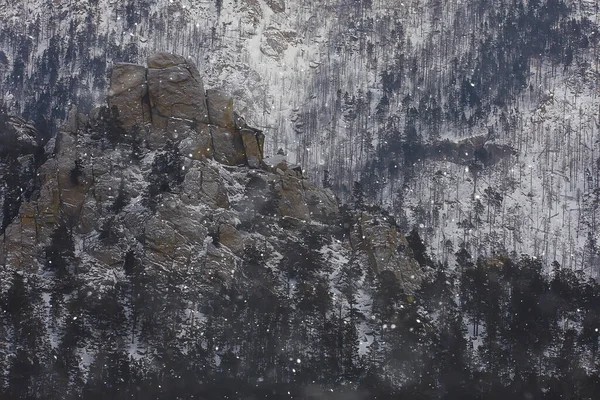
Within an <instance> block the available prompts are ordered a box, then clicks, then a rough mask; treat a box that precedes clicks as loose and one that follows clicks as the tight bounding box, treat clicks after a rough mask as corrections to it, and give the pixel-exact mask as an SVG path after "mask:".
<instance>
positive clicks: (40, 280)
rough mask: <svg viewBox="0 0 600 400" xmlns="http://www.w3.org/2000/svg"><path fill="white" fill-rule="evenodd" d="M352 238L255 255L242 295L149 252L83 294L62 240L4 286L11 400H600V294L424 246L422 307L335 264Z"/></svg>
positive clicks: (10, 274) (512, 264)
mask: <svg viewBox="0 0 600 400" xmlns="http://www.w3.org/2000/svg"><path fill="white" fill-rule="evenodd" d="M359 189H360V188H356V190H357V191H358V190H359ZM358 201H359V200H358ZM363 209H364V206H363ZM353 212H354V211H352V210H346V213H353ZM361 212H364V211H361ZM337 222H340V221H337ZM340 225H342V226H343V224H339V223H335V224H332V225H324V226H323V227H321V228H319V229H320V230H314V229H307V230H304V231H302V232H301V233H300V236H299V237H298V238H288V240H286V241H285V243H284V245H283V247H281V248H280V249H279V250H280V252H281V259H280V261H279V263H278V264H273V263H268V262H267V261H268V258H267V256H266V255H265V253H266V251H267V249H266V248H265V249H247V251H246V254H245V256H244V258H243V264H242V265H241V266H239V267H238V268H235V270H234V273H233V275H232V276H231V279H225V280H223V278H219V277H216V276H213V277H210V278H207V276H206V275H205V273H206V271H202V268H201V269H200V270H198V269H194V268H190V269H188V270H181V269H178V270H173V269H169V268H168V267H164V268H166V269H167V270H164V268H161V269H157V268H155V267H154V266H152V265H151V264H148V263H146V262H145V261H144V257H143V252H141V251H140V249H136V248H132V249H130V250H128V251H127V252H125V253H124V254H123V264H122V268H121V270H119V271H115V274H116V275H115V276H119V277H120V278H119V279H118V280H116V281H114V282H103V283H102V284H101V285H98V284H95V283H93V282H89V281H86V280H84V279H82V276H83V274H82V273H81V271H78V269H77V261H76V259H75V258H74V247H73V243H72V242H70V241H69V240H67V239H68V238H69V237H71V235H72V233H70V232H69V231H68V229H67V228H60V227H59V228H57V231H56V232H55V234H54V235H53V240H52V243H51V245H50V246H49V247H48V249H47V250H46V258H47V262H46V269H45V272H44V274H43V275H39V274H37V273H27V272H22V271H10V270H9V271H5V272H3V275H4V276H5V278H6V282H7V284H6V285H5V286H3V287H2V291H1V292H0V333H1V334H2V337H3V338H4V339H3V341H2V342H1V343H0V367H1V369H2V370H4V371H7V373H6V374H4V375H1V376H0V397H2V398H7V399H48V400H50V399H71V398H78V397H79V396H83V397H85V398H92V399H93V398H98V399H100V398H106V397H107V396H110V397H112V398H116V399H121V398H122V399H125V398H127V399H130V398H139V399H142V398H157V399H159V398H164V399H172V398H215V397H219V398H232V399H235V398H246V397H247V396H248V395H249V394H253V395H255V396H256V395H260V396H261V397H265V398H281V396H289V397H290V398H310V397H309V396H310V395H311V393H312V394H313V395H314V393H315V391H321V392H322V395H323V396H326V393H327V392H329V391H330V390H331V391H332V392H333V394H332V396H333V395H339V393H340V392H345V391H352V392H355V393H359V394H361V395H364V396H366V397H365V398H392V396H399V397H402V396H416V398H422V399H504V398H507V397H509V396H525V397H524V398H536V399H564V398H569V399H591V398H593V397H594V394H595V393H597V392H598V391H599V390H600V379H598V371H599V369H600V354H599V352H598V350H599V345H600V341H599V339H600V334H599V332H598V330H599V329H600V311H599V310H600V285H598V284H597V283H596V282H595V281H594V280H591V279H586V278H585V277H583V276H578V275H577V274H575V273H573V272H572V271H570V270H567V269H564V268H561V267H560V266H559V265H557V264H555V265H554V266H553V268H554V269H553V271H552V273H551V274H545V273H544V272H543V268H542V265H541V263H540V261H539V260H536V259H533V258H529V257H525V256H524V257H522V258H521V259H520V260H510V259H491V260H487V261H485V260H480V261H479V262H477V263H474V262H473V261H472V259H471V257H470V255H469V254H468V252H467V251H466V250H464V249H460V250H459V251H458V252H457V254H456V256H457V260H458V261H457V266H456V268H454V269H452V270H449V269H447V268H446V267H445V266H443V265H437V266H436V265H434V263H433V261H432V260H431V259H430V258H429V257H428V256H427V252H426V248H425V246H424V245H423V243H422V241H421V239H420V238H419V235H418V233H417V232H416V231H413V232H412V233H411V234H410V235H409V236H408V237H407V239H408V245H409V249H410V250H409V249H402V250H401V251H409V252H410V254H413V255H414V256H415V257H416V260H417V261H418V262H419V264H420V265H421V267H422V268H423V270H424V271H427V276H428V278H427V279H426V280H425V283H424V284H423V286H422V287H421V288H420V289H419V290H418V291H417V292H415V293H406V292H404V291H403V289H402V287H403V286H402V285H401V282H399V281H398V279H397V277H396V276H395V275H394V274H393V273H383V274H381V275H377V274H375V273H374V272H373V271H371V270H370V269H369V268H368V267H366V266H364V265H361V263H360V262H359V261H358V260H359V259H358V258H356V259H350V260H349V261H348V262H347V263H345V265H343V266H342V267H340V266H339V265H337V266H336V264H335V262H333V260H332V258H330V256H329V255H328V254H327V252H325V253H324V252H321V251H320V249H322V248H324V246H327V245H331V240H332V239H331V237H332V236H333V237H336V236H337V237H338V238H341V237H343V236H344V235H345V234H347V233H348V231H347V229H349V228H343V227H342V228H340V227H339V226H340ZM333 240H335V239H333ZM325 248H326V247H325ZM49 277H51V281H52V282H53V283H51V284H49V283H48V279H49ZM321 392H320V393H321ZM329 393H331V392H329ZM528 396H530V397H528ZM324 398H327V397H324ZM519 398H521V397H519Z"/></svg>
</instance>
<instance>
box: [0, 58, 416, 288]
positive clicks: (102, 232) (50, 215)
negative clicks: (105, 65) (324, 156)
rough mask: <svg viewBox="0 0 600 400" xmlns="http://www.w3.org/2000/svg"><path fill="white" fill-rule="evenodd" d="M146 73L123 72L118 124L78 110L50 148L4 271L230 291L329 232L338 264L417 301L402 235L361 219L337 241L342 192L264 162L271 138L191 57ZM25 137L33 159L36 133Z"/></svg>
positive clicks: (10, 238) (9, 239)
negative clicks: (383, 279)
mask: <svg viewBox="0 0 600 400" xmlns="http://www.w3.org/2000/svg"><path fill="white" fill-rule="evenodd" d="M148 66H149V69H148V70H147V72H145V71H146V69H145V68H144V67H140V66H135V65H131V64H127V65H122V66H116V67H115V71H113V81H112V82H111V92H110V95H109V104H111V106H114V107H116V108H117V109H118V111H119V112H118V113H117V114H113V113H110V114H106V113H98V115H97V116H93V115H92V116H91V117H90V118H87V117H85V116H83V115H81V114H79V113H78V112H77V109H76V108H73V109H72V110H71V112H70V113H69V118H68V119H67V121H66V123H65V124H64V125H63V127H62V128H61V129H60V130H59V133H58V135H57V136H56V138H55V139H54V140H53V141H52V142H50V143H49V144H48V145H46V157H47V160H46V161H45V162H44V163H42V165H41V166H40V167H39V168H38V169H37V171H36V173H37V176H38V179H39V184H38V188H37V190H36V193H37V196H32V197H31V198H29V199H27V201H24V202H23V203H22V204H21V206H20V208H19V209H18V213H17V215H16V217H14V218H13V219H12V222H11V223H8V224H7V226H6V229H5V232H4V235H3V236H2V237H0V263H1V264H3V265H7V266H10V267H12V268H17V269H22V270H29V271H38V270H39V269H40V268H47V269H51V268H53V266H52V265H49V264H48V263H49V262H50V261H52V260H55V261H56V260H58V261H60V262H63V264H65V265H66V264H69V263H70V264H72V265H77V271H79V272H78V273H81V274H87V275H86V278H85V279H86V281H89V282H92V281H97V280H98V279H99V278H98V277H99V276H101V277H102V276H104V277H105V278H106V279H113V277H114V273H111V274H109V275H110V276H109V277H106V276H107V274H108V272H109V271H115V270H117V269H118V268H121V267H122V266H123V265H124V264H125V263H126V262H131V259H132V257H133V258H134V259H135V260H137V262H139V263H141V264H142V265H144V268H145V270H146V271H147V273H149V274H157V275H161V274H165V271H184V270H185V271H198V273H199V276H202V279H203V282H210V284H211V285H213V284H219V285H225V286H227V285H229V284H230V283H231V281H232V279H233V278H232V277H233V276H234V275H235V271H236V269H238V268H239V267H240V266H241V265H243V264H244V262H245V259H246V254H247V252H248V251H255V250H256V249H257V248H259V247H260V248H261V249H266V250H268V253H269V254H267V253H264V252H263V255H262V256H261V257H263V256H264V257H265V262H268V263H270V264H272V265H275V264H277V263H278V262H279V261H280V257H281V254H283V253H284V252H285V251H286V249H289V248H290V247H294V246H296V245H297V243H296V241H298V240H299V238H300V239H301V238H303V237H306V235H307V232H308V233H309V236H310V235H319V234H322V235H324V238H325V239H324V243H329V244H327V245H326V248H329V249H334V248H335V249H337V250H336V251H339V252H342V253H343V254H345V255H344V256H342V257H341V258H339V259H340V260H350V259H361V260H363V265H364V266H365V267H368V268H371V269H372V270H373V271H374V272H375V273H377V274H380V273H385V272H386V271H387V272H391V273H393V274H394V275H395V276H396V277H397V278H398V279H399V281H400V282H402V283H403V287H404V289H405V290H406V292H407V293H411V292H412V291H414V290H415V289H416V288H417V287H418V285H419V283H420V273H419V271H418V270H417V264H416V262H415V261H414V259H413V258H412V256H411V255H410V254H409V253H408V252H402V251H399V250H398V249H400V248H406V247H407V246H406V243H405V242H406V240H405V238H404V236H403V235H402V234H401V232H399V231H398V230H397V228H396V227H395V226H393V225H391V224H388V223H379V222H376V221H375V218H374V217H372V216H369V215H368V214H364V213H361V214H360V215H358V216H354V217H353V218H354V223H353V224H351V225H352V227H353V228H352V229H349V230H348V231H347V232H344V233H341V234H340V230H344V229H347V228H345V227H344V224H343V223H340V221H341V218H342V215H341V213H340V210H339V208H338V203H337V199H336V197H335V195H334V194H333V192H332V191H331V190H330V189H324V188H320V187H318V186H316V185H314V184H313V183H311V182H310V181H309V180H308V179H306V177H305V176H303V172H302V169H301V168H300V166H297V165H290V164H288V162H287V160H286V159H285V156H282V155H279V156H275V157H271V158H266V159H264V160H263V147H262V143H263V139H264V136H263V135H262V132H260V131H259V130H256V129H253V128H252V127H249V126H248V125H247V124H246V123H245V121H244V120H243V118H241V117H239V115H237V114H236V113H235V112H234V111H233V101H232V99H231V98H230V97H229V96H227V95H225V94H224V93H222V92H219V91H216V90H208V91H207V92H206V94H205V92H204V90H203V89H202V82H201V80H200V77H199V76H198V74H197V71H196V70H195V67H193V66H191V65H190V64H188V63H187V62H186V60H184V59H183V58H181V57H177V56H172V55H169V54H164V53H161V54H158V55H155V56H152V57H150V58H149V59H148ZM145 74H146V75H147V76H148V77H149V78H148V79H147V80H144V79H143V76H145ZM171 78H173V79H171ZM182 84H183V85H184V86H186V87H185V88H184V87H181V86H180V85H182ZM146 87H147V91H146ZM107 115H109V117H107ZM105 118H116V121H117V125H118V123H120V124H121V128H123V129H118V130H117V132H123V131H124V132H126V135H129V136H128V137H123V138H122V139H123V140H119V137H117V138H115V137H114V135H112V134H109V133H107V132H106V130H107V129H108V128H107V126H111V124H113V123H115V121H113V120H111V121H108V122H107V121H105V120H104V119H105ZM98 120H102V121H103V122H99V121H98ZM107 124H108V125H107ZM140 124H143V125H142V126H141V125H140ZM165 124H166V125H165ZM21 125H23V126H27V124H21ZM135 126H138V127H142V128H143V129H145V133H146V134H147V136H146V140H145V142H143V143H137V142H135V141H132V137H133V136H135V134H134V133H133V132H132V130H133V129H134V127H135ZM175 127H176V129H175ZM25 131H27V130H26V129H25ZM111 135H112V136H111ZM124 135H125V134H124ZM21 136H23V137H22V138H21V139H20V140H21V142H23V143H24V144H23V146H22V147H23V148H28V147H27V146H29V144H28V143H29V139H28V138H30V137H34V136H35V130H34V132H33V133H32V132H29V134H27V135H21ZM136 143H137V144H136ZM144 143H145V146H144ZM161 143H165V144H164V145H162V144H161ZM136 146H138V147H139V148H136ZM333 235H338V237H343V238H344V239H343V243H342V242H339V241H337V242H334V241H331V237H332V236H333ZM261 251H262V250H261ZM311 251H316V252H319V251H321V250H320V249H319V248H314V249H313V248H311ZM126 255H127V256H126ZM65 257H66V258H65ZM127 257H129V258H127ZM49 260H50V261H49ZM61 260H62V261H61ZM65 260H66V261H65ZM126 260H129V261H126ZM269 260H270V261H269ZM340 268H343V267H341V266H340Z"/></svg>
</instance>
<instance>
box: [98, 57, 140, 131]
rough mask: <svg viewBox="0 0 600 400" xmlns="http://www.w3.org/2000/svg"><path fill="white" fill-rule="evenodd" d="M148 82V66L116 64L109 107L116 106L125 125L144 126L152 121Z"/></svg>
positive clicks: (131, 126)
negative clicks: (148, 98)
mask: <svg viewBox="0 0 600 400" xmlns="http://www.w3.org/2000/svg"><path fill="white" fill-rule="evenodd" d="M147 96H148V84H147V82H146V68H144V67H143V66H141V65H136V64H115V65H114V66H113V70H112V74H111V77H110V88H109V91H108V105H109V107H111V108H112V107H116V108H117V109H118V110H119V113H120V119H121V122H122V123H123V127H125V128H126V129H131V128H133V127H134V126H135V125H138V126H144V125H145V124H146V123H148V122H150V106H149V104H148V101H147Z"/></svg>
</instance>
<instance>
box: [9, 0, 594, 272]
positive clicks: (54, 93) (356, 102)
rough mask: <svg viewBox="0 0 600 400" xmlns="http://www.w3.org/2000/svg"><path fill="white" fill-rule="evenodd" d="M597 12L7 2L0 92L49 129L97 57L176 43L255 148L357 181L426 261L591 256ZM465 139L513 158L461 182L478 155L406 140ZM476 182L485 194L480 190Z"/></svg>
mask: <svg viewBox="0 0 600 400" xmlns="http://www.w3.org/2000/svg"><path fill="white" fill-rule="evenodd" d="M598 15H599V10H598V3H597V2H595V1H591V0H587V1H570V0H569V1H567V0H565V1H559V0H545V1H525V2H520V1H505V0H495V1H492V2H490V1H487V0H486V1H484V0H478V1H471V2H459V1H450V2H442V1H439V0H412V1H399V0H362V1H350V0H337V1H319V2H315V1H309V0H305V1H294V2H291V1H287V2H285V1H283V0H279V1H275V0H223V1H221V0H218V1H203V2H197V1H190V0H173V1H171V0H169V1H158V0H128V1H113V0H87V1H80V2H71V1H50V0H37V1H33V0H29V1H23V2H11V1H6V0H5V1H1V2H0V19H1V22H2V30H1V31H0V44H1V45H2V47H1V48H0V49H1V50H2V53H0V62H1V65H2V67H1V69H2V71H3V73H4V79H3V80H2V82H0V85H1V86H0V91H1V92H2V95H3V97H4V100H5V102H7V103H9V105H11V106H12V107H13V109H16V110H19V111H22V112H23V113H24V114H25V116H26V117H28V118H31V119H33V120H35V121H36V122H37V123H38V128H39V129H40V130H51V127H52V125H53V124H54V122H50V121H55V120H57V119H64V118H65V117H66V111H67V110H66V108H65V106H63V105H64V104H68V103H69V102H76V103H77V104H79V105H80V106H84V108H85V105H86V104H87V105H88V107H90V108H91V107H92V106H93V105H97V104H101V103H103V102H104V97H103V96H104V95H103V93H104V90H105V88H106V78H107V76H108V74H109V72H110V68H111V65H112V63H113V62H115V61H128V62H140V61H141V60H143V59H144V58H145V57H146V56H147V55H148V54H149V53H152V52H154V51H157V50H167V51H172V52H174V53H178V54H183V55H184V56H186V57H190V58H191V59H192V60H193V61H194V62H195V63H196V64H197V65H198V66H199V69H200V71H201V72H202V73H203V75H204V76H207V77H208V79H207V82H206V83H207V86H209V87H222V88H224V89H226V90H227V91H229V92H230V93H232V94H233V95H234V97H235V99H236V108H237V109H238V110H240V112H241V113H242V114H243V115H244V116H245V117H246V119H247V120H248V121H249V122H250V123H251V124H252V125H254V126H257V127H259V128H261V129H263V130H264V131H265V133H266V144H265V148H266V151H267V153H268V154H274V153H275V152H276V151H277V150H278V149H279V148H282V149H283V150H284V151H286V152H287V153H288V157H289V159H290V160H291V161H293V162H298V163H300V164H302V166H303V167H304V168H305V169H306V170H308V171H309V175H311V176H314V177H315V178H316V179H317V180H320V179H323V180H324V181H327V182H328V183H330V184H331V185H332V187H333V188H334V190H335V191H336V193H337V194H338V195H339V196H340V197H341V198H342V199H344V200H347V199H349V197H350V193H351V187H352V184H353V182H354V181H362V182H363V183H364V184H365V185H364V186H365V188H366V189H367V191H368V193H369V195H370V198H371V201H376V202H378V203H383V204H386V206H389V207H390V208H391V209H393V210H394V211H395V212H396V213H397V214H398V215H399V216H400V215H402V214H405V218H404V221H405V227H410V226H413V225H414V226H418V227H422V228H420V229H421V234H422V236H423V237H424V238H426V240H427V241H428V242H429V243H430V244H431V245H432V246H433V248H434V255H435V256H436V258H437V259H439V260H441V261H444V260H447V259H448V260H449V261H450V263H451V264H452V262H453V261H452V260H453V257H452V256H451V254H449V253H453V252H455V251H456V250H457V249H458V248H459V247H461V246H465V247H467V248H468V249H469V251H470V252H472V253H473V254H474V255H475V256H478V255H489V254H492V253H510V252H515V253H517V254H520V253H522V252H526V253H530V254H533V255H536V256H538V257H542V258H544V260H545V261H547V263H548V264H550V263H551V262H552V261H554V260H557V261H558V262H560V263H561V264H565V265H569V266H572V267H574V268H583V269H589V261H590V260H593V259H594V257H595V254H596V253H597V249H596V248H595V244H594V243H595V241H597V240H598V239H599V238H598V237H596V236H594V235H597V234H596V232H595V230H594V225H595V222H594V221H595V219H596V209H597V205H596V204H597V203H598V201H597V200H595V198H596V197H597V196H598V195H597V191H596V190H597V189H596V188H597V187H598V185H599V183H598V169H599V167H598V165H597V164H598V163H597V158H598V154H599V153H600V150H599V149H598V143H597V136H598V127H597V123H598V120H599V119H600V117H599V116H598V110H599V107H598V79H599V78H598V74H599V67H598V65H599V61H598V51H597V46H598V40H599V37H600V33H599V30H598ZM549 99H551V100H549ZM469 137H474V138H478V137H487V138H488V140H487V142H486V143H492V144H496V145H508V146H511V147H513V148H514V149H516V151H517V154H516V155H514V156H512V157H508V158H507V159H505V160H503V161H502V162H500V163H494V164H493V165H492V166H486V168H483V169H482V170H481V171H479V169H477V168H478V167H476V169H477V172H476V173H477V175H478V176H477V178H475V177H474V176H473V173H472V172H469V173H466V174H465V168H466V167H469V165H468V164H469V163H472V162H475V163H477V162H478V161H477V160H462V161H461V162H460V163H458V164H457V163H455V162H444V161H443V160H438V159H435V158H434V159H432V158H431V157H428V158H421V157H419V156H418V154H417V153H418V152H415V151H414V150H415V149H417V148H418V149H420V148H421V147H420V146H425V150H424V151H425V152H427V148H428V146H431V145H433V146H434V147H435V146H437V143H438V142H439V141H440V140H444V139H448V140H450V141H451V142H454V143H459V141H460V140H463V139H465V138H469ZM415 143H416V146H417V147H414V146H413V145H414V144H415ZM429 148H430V147H429ZM466 157H467V158H469V157H470V156H466ZM462 158H465V157H462ZM465 164H467V165H465ZM530 165H531V168H530V167H529V166H530ZM439 171H442V172H444V171H445V173H446V175H444V178H443V179H438V178H439V175H436V174H437V173H438V172H439ZM587 171H589V173H588V172H587ZM513 177H516V178H513ZM526 177H529V182H526V181H527V179H526ZM590 177H591V180H590ZM515 180H517V181H518V182H519V184H518V185H517V184H516V183H515ZM527 183H528V185H527ZM488 188H489V190H488V194H489V195H490V194H492V193H497V194H499V195H500V197H501V198H502V201H501V202H500V203H501V204H498V205H494V206H488V205H487V204H485V198H484V197H485V196H484V191H485V190H486V189H488ZM435 193H438V194H435ZM439 193H442V194H441V195H439ZM477 196H479V197H480V198H479V199H478V198H477ZM491 196H492V197H495V196H494V195H491ZM488 197H489V196H488ZM500 197H497V199H499V198H500ZM456 199H459V200H460V201H457V200H456ZM478 200H479V202H478ZM480 203H481V204H480ZM492 203H493V202H492ZM490 204H491V203H490ZM494 204H495V203H494ZM482 207H483V208H484V209H486V210H485V212H483V213H482V212H481V208H482ZM492 209H493V210H492ZM492 211H494V212H492ZM480 214H482V215H483V217H485V218H483V217H482V215H480ZM556 214H558V215H556ZM559 232H560V234H559ZM589 233H591V236H590V235H589ZM450 250H451V251H450ZM448 257H449V258H448Z"/></svg>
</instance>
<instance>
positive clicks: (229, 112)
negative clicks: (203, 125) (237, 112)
mask: <svg viewBox="0 0 600 400" xmlns="http://www.w3.org/2000/svg"><path fill="white" fill-rule="evenodd" d="M206 100H207V105H208V116H209V120H210V123H211V124H212V125H217V126H220V127H222V128H227V129H235V122H234V120H233V98H231V96H229V95H227V93H225V92H222V91H220V90H215V89H208V90H207V91H206Z"/></svg>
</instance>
